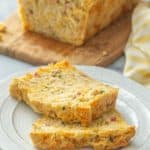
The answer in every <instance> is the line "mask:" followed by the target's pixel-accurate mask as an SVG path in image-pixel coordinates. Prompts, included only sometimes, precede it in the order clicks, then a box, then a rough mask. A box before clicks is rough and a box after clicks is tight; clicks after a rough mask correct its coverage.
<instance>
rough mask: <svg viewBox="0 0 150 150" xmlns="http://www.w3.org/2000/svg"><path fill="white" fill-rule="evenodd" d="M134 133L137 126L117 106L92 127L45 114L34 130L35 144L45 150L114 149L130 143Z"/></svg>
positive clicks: (35, 124) (34, 126) (32, 134)
mask: <svg viewBox="0 0 150 150" xmlns="http://www.w3.org/2000/svg"><path fill="white" fill-rule="evenodd" d="M134 135H135V128H134V127H133V126H129V125H127V123H126V122H125V121H124V120H123V118H122V117H121V116H120V114H119V113H118V112H116V111H114V110H112V111H110V112H108V113H105V114H104V115H103V116H102V118H99V119H98V120H96V121H95V122H93V123H92V124H91V126H90V127H81V126H80V125H79V124H65V123H61V121H59V120H56V119H54V120H52V119H48V118H44V119H40V120H38V121H36V122H35V123H34V124H33V127H32V131H31V138H32V141H33V143H34V145H35V146H36V147H38V148H40V149H42V150H50V149H53V150H66V149H67V150H70V149H71V150H74V149H76V148H83V147H87V146H88V147H94V149H95V150H114V149H117V148H121V147H125V146H127V145H128V144H129V141H130V139H131V138H132V137H133V136H134Z"/></svg>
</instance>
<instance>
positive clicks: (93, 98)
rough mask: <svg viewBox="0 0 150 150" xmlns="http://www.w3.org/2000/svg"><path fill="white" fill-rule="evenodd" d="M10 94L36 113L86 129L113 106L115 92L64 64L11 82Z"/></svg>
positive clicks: (41, 69) (66, 63)
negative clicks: (79, 123) (73, 123)
mask: <svg viewBox="0 0 150 150" xmlns="http://www.w3.org/2000/svg"><path fill="white" fill-rule="evenodd" d="M10 93H11V95H12V96H13V97H15V98H16V99H18V100H23V101H25V102H26V103H27V104H28V105H29V106H30V107H31V108H32V109H33V110H34V111H35V112H39V113H42V114H45V115H47V116H50V117H53V118H55V117H57V118H60V119H62V120H63V121H64V122H81V123H82V125H84V126H88V125H89V124H90V123H91V122H92V120H94V119H96V118H98V117H100V116H101V115H102V114H103V113H104V112H106V111H109V110H111V109H112V108H114V107H115V103H116V98H117V95H118V89H117V88H113V87H110V86H108V85H105V84H102V83H100V82H98V81H95V80H94V79H91V78H90V77H88V76H86V75H85V74H83V73H82V72H80V71H79V70H77V69H76V68H74V67H73V66H72V65H71V64H69V63H68V62H66V61H63V62H59V63H56V64H55V65H49V66H47V67H42V68H39V69H38V70H37V71H36V72H35V73H33V74H27V75H25V76H23V77H21V78H17V79H14V80H13V81H12V83H11V85H10Z"/></svg>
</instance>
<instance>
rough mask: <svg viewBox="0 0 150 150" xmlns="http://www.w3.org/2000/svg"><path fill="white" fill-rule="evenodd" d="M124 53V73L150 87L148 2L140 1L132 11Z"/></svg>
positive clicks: (149, 3) (149, 7)
mask: <svg viewBox="0 0 150 150" xmlns="http://www.w3.org/2000/svg"><path fill="white" fill-rule="evenodd" d="M125 55H126V64H125V69H124V74H125V75H126V76H127V77H130V78H131V79H133V80H136V81H137V82H139V83H141V84H143V85H144V86H146V87H150V2H141V3H140V4H139V5H138V6H137V7H136V9H135V11H134V13H133V17H132V32H131V35H130V37H129V40H128V43H127V46H126V48H125Z"/></svg>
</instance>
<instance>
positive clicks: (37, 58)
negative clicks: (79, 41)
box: [0, 13, 131, 66]
mask: <svg viewBox="0 0 150 150" xmlns="http://www.w3.org/2000/svg"><path fill="white" fill-rule="evenodd" d="M5 24H6V26H7V32H6V33H5V34H4V36H3V40H2V41H1V42H0V53H2V54H5V55H9V56H12V57H14V58H16V59H20V60H23V61H26V62H28V63H31V64H35V65H41V64H47V63H50V62H56V61H59V60H62V59H65V60H69V61H70V62H71V63H73V64H84V65H100V66H107V65H109V64H111V63H112V62H113V61H115V60H116V59H117V58H118V57H120V56H121V55H122V54H123V50H124V47H125V45H126V42H127V39H128V36H129V34H130V29H131V13H130V14H127V15H126V16H124V17H122V18H120V19H119V20H117V21H116V22H115V23H114V24H112V25H110V26H109V27H107V28H106V29H104V30H103V31H102V32H100V33H98V34H97V35H96V36H95V37H93V38H92V39H90V40H89V41H87V42H86V43H85V44H84V45H83V46H79V47H75V46H72V45H69V44H65V43H61V42H59V41H56V40H53V39H50V38H45V37H43V36H42V35H40V34H36V33H31V32H26V33H25V32H23V31H22V27H21V22H20V20H19V17H18V15H17V13H15V14H14V15H12V16H11V17H9V18H8V19H7V20H6V21H5Z"/></svg>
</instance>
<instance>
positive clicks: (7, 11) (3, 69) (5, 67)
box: [0, 0, 125, 80]
mask: <svg viewBox="0 0 150 150" xmlns="http://www.w3.org/2000/svg"><path fill="white" fill-rule="evenodd" d="M16 9H17V0H0V21H3V20H4V19H6V18H7V17H8V16H9V15H11V14H12V13H13V12H14V11H15V10H16ZM124 63H125V58H124V56H123V57H121V58H120V59H118V60H117V61H116V62H115V63H113V64H112V65H110V66H109V67H108V68H110V69H113V70H115V71H118V72H120V73H122V71H123V68H124ZM30 67H32V65H30V64H27V63H25V62H22V61H19V60H15V59H13V58H10V57H7V56H3V55H1V54H0V80H2V79H4V78H5V77H7V76H9V75H10V74H12V73H16V72H18V71H21V70H26V69H27V68H30Z"/></svg>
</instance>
